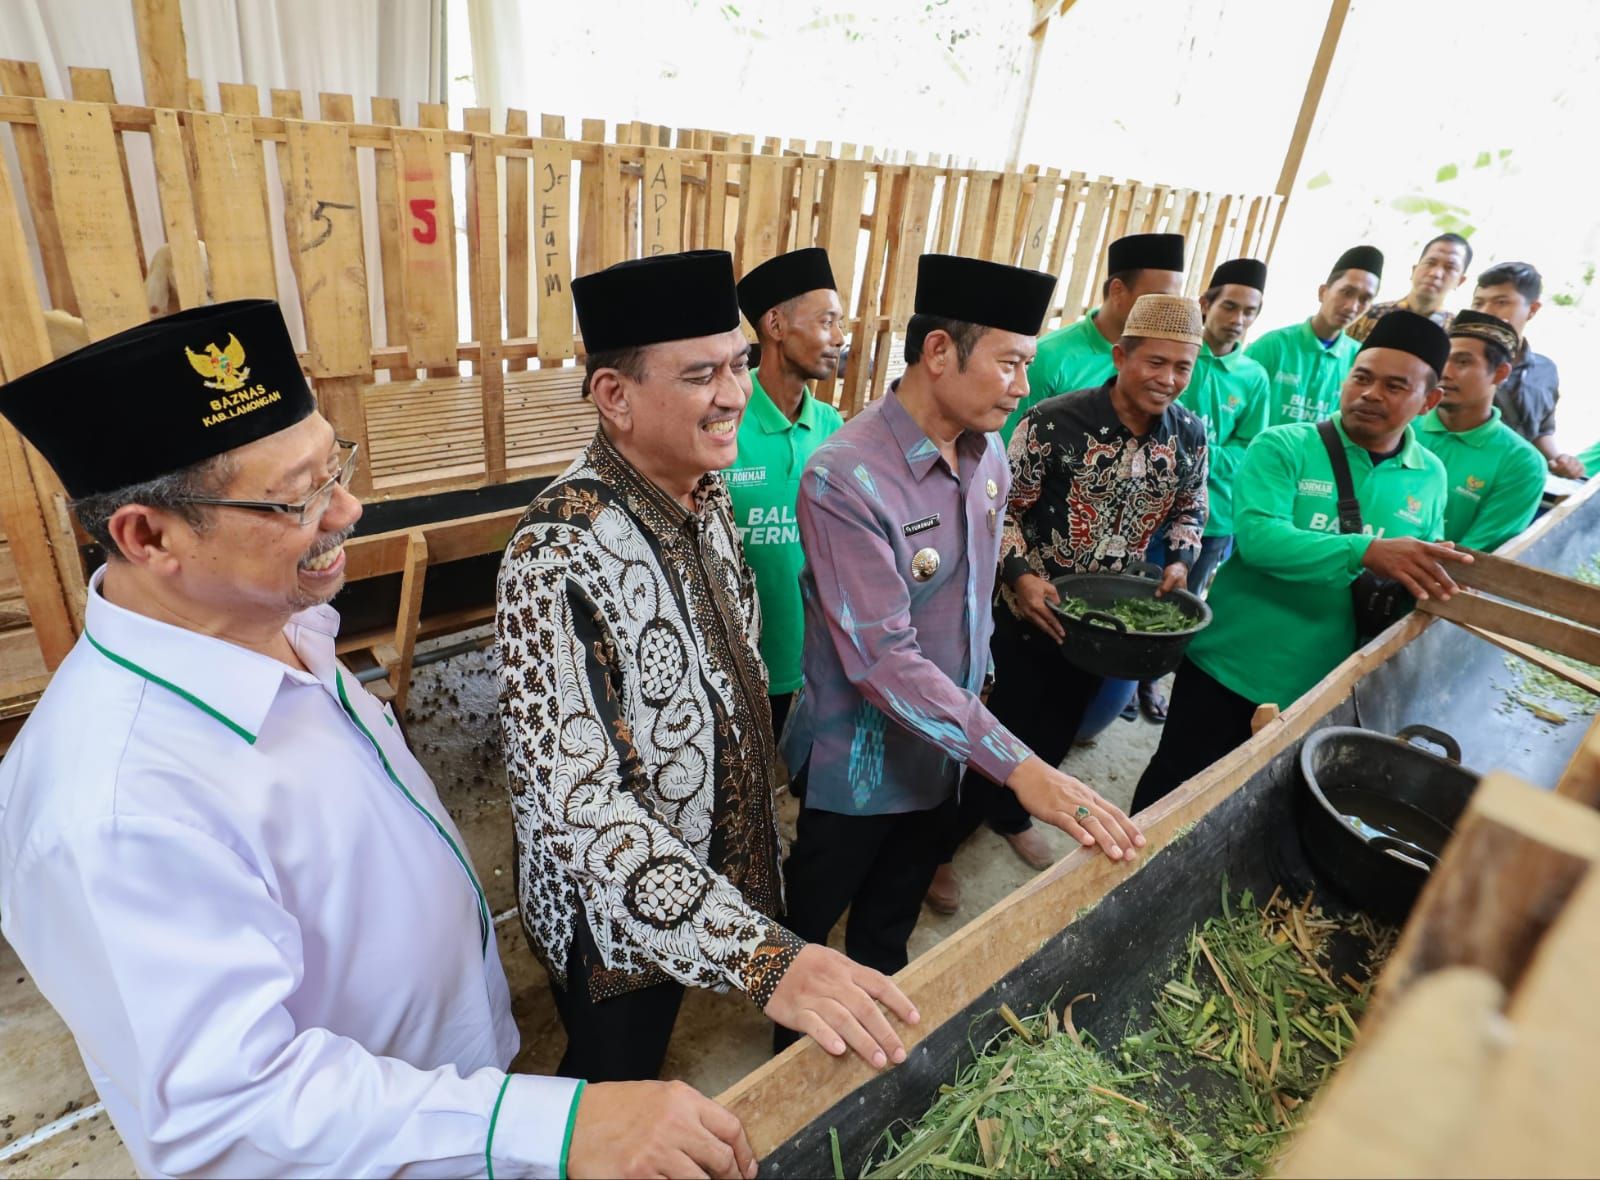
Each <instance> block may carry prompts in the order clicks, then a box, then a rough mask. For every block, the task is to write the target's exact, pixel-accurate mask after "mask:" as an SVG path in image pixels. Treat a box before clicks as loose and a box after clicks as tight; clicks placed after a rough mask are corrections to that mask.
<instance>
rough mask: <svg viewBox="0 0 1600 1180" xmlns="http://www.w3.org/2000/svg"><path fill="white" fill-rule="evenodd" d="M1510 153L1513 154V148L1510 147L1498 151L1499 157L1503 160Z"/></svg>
mask: <svg viewBox="0 0 1600 1180" xmlns="http://www.w3.org/2000/svg"><path fill="white" fill-rule="evenodd" d="M1510 154H1511V149H1510V148H1501V149H1500V151H1499V152H1498V153H1497V158H1499V159H1501V160H1503V159H1505V158H1506V157H1507V156H1509V155H1510Z"/></svg>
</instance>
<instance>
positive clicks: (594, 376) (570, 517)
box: [496, 250, 916, 1081]
mask: <svg viewBox="0 0 1600 1180" xmlns="http://www.w3.org/2000/svg"><path fill="white" fill-rule="evenodd" d="M572 298H573V304H574V307H575V308H576V310H577V314H578V324H579V327H580V328H581V329H582V334H583V344H584V349H585V353H586V355H585V358H584V370H585V374H586V375H585V379H584V392H585V394H586V395H588V396H590V397H592V398H593V399H594V404H595V408H596V409H597V410H598V411H599V416H600V423H599V428H598V429H597V430H596V432H595V436H594V441H593V442H591V443H590V444H589V447H588V449H587V450H586V451H585V452H584V453H583V454H582V455H581V456H580V457H579V458H578V459H576V460H575V461H574V462H573V464H572V466H571V467H569V468H568V469H567V470H566V471H565V472H564V473H562V474H561V475H560V476H558V477H557V478H556V479H555V480H553V481H552V482H551V483H550V485H549V486H548V487H546V488H545V490H544V491H542V492H540V493H539V495H538V496H537V497H536V498H535V499H534V501H533V503H532V504H531V505H530V506H529V508H528V511H527V513H526V515H525V516H524V517H523V519H522V521H521V523H520V524H519V525H518V526H517V530H516V532H515V533H514V534H513V536H512V538H511V542H510V544H509V545H508V547H507V549H506V558H505V563H504V565H503V566H502V567H501V571H500V587H499V609H498V612H497V620H496V622H497V632H498V639H499V648H500V662H501V695H500V715H501V729H502V732H503V735H504V746H505V752H506V774H507V779H508V781H509V784H510V789H511V805H512V813H513V817H514V819H515V822H516V840H517V885H518V902H519V908H520V909H521V912H522V923H523V928H524V930H525V932H526V934H527V937H528V942H529V945H530V946H531V947H532V948H533V951H534V953H535V954H536V955H537V956H538V957H539V960H540V961H541V962H542V963H543V964H544V966H545V969H546V970H547V971H548V972H549V975H550V981H551V987H552V989H553V991H554V993H555V999H556V1008H557V1011H558V1013H559V1014H560V1017H561V1022H562V1024H563V1025H564V1026H565V1027H566V1030H567V1052H566V1056H564V1057H563V1058H562V1061H561V1065H560V1067H559V1069H558V1072H560V1073H561V1074H564V1075H567V1076H572V1077H585V1078H589V1079H590V1080H591V1081H593V1080H613V1079H615V1080H626V1079H631V1078H648V1077H654V1076H655V1075H656V1074H657V1073H658V1072H659V1071H660V1069H661V1064H662V1061H663V1059H664V1058H665V1056H666V1052H667V1043H668V1040H669V1038H670V1036H671V1033H672V1026H673V1023H674V1021H675V1020H676V1018H677V1013H678V1006H679V1004H680V1003H681V1001H682V999H683V990H684V987H685V986H686V985H688V986H693V987H706V988H715V989H718V990H726V989H728V988H734V989H737V990H738V991H741V992H743V993H744V994H745V995H747V996H749V997H750V999H751V1001H752V1002H754V1003H755V1004H756V1005H757V1006H758V1007H760V1008H761V1009H762V1010H763V1011H765V1012H766V1014H767V1015H768V1016H770V1017H771V1018H772V1019H773V1020H774V1021H776V1022H777V1023H779V1024H781V1025H783V1026H784V1027H786V1028H791V1029H794V1030H796V1032H797V1033H804V1034H809V1035H811V1036H812V1037H814V1038H815V1039H816V1040H817V1041H818V1043H820V1044H821V1045H822V1047H823V1048H824V1049H826V1050H827V1051H828V1052H830V1053H834V1054H842V1053H844V1052H845V1051H846V1049H847V1048H849V1049H853V1050H854V1051H855V1052H857V1053H858V1054H860V1055H861V1057H862V1058H863V1059H864V1060H866V1061H868V1062H869V1063H871V1064H872V1065H873V1066H875V1067H877V1068H883V1067H884V1066H886V1065H887V1064H888V1063H889V1062H890V1061H896V1062H898V1061H901V1060H903V1059H904V1056H905V1049H904V1046H903V1045H902V1044H901V1041H900V1038H899V1037H898V1036H897V1035H896V1034H895V1032H894V1030H893V1029H892V1028H891V1027H890V1025H889V1022H888V1020H887V1019H886V1018H885V1016H884V1014H883V1012H882V1011H881V1010H880V1009H879V1007H878V1004H879V1002H882V1003H883V1004H884V1005H885V1006H887V1007H888V1008H889V1009H890V1010H891V1011H892V1012H893V1013H894V1014H895V1015H897V1016H899V1017H900V1018H901V1019H902V1020H907V1021H914V1020H915V1019H916V1012H915V1009H913V1008H912V1006H911V1004H910V1002H909V1001H908V1000H907V999H906V998H905V996H904V995H903V994H901V992H900V990H899V989H898V988H896V987H895V986H894V984H892V983H890V982H889V981H888V980H887V979H885V978H884V977H883V976H882V975H880V974H879V973H878V972H876V971H872V970H868V969H867V968H865V967H861V966H858V965H857V964H855V963H852V962H850V961H849V960H848V959H846V958H845V957H844V956H843V955H841V954H839V953H838V952H837V951H833V950H829V949H828V947H827V946H826V945H825V940H817V941H816V942H815V943H814V944H808V943H806V942H805V941H803V940H802V939H801V938H798V937H796V936H795V935H794V934H792V933H790V931H789V930H788V929H786V928H785V926H784V925H783V923H782V922H781V920H780V918H781V913H782V908H783V894H782V888H781V884H780V880H779V876H778V827H777V819H776V815H775V812H774V798H773V784H772V779H771V772H772V766H773V748H772V722H771V717H770V714H769V713H768V711H767V676H766V670H765V668H764V667H763V666H762V663H761V656H760V653H759V651H758V650H757V647H756V636H757V634H758V632H759V629H760V608H759V606H758V604H757V599H756V594H755V585H754V579H753V578H752V576H751V574H750V569H749V567H748V566H747V565H745V563H744V560H743V559H742V557H741V556H740V551H739V535H738V532H737V530H736V528H735V526H734V523H733V517H732V514H731V512H730V511H729V506H728V493H727V490H726V488H725V487H724V486H723V483H722V477H721V474H720V472H721V471H722V470H723V469H725V468H727V467H729V466H730V465H731V464H732V463H733V461H734V457H735V455H736V454H737V451H738V429H739V421H740V418H741V417H742V416H743V414H744V410H745V405H746V403H747V402H748V400H749V397H750V374H749V370H748V368H747V359H748V356H749V345H747V344H746V343H745V339H744V335H743V333H742V332H741V331H740V329H739V303H738V298H737V294H736V292H735V288H734V281H733V260H732V258H731V256H730V255H729V254H728V253H727V252H726V251H722V250H698V251H690V252H688V253H684V254H666V255H657V256H654V257H650V258H642V259H638V260H636V261H632V262H624V263H619V264H618V265H616V266H613V267H610V268H608V269H606V270H603V271H600V272H598V273H596V274H590V275H585V276H583V277H581V278H579V279H577V280H575V281H574V282H573V284H572ZM824 933H826V932H824Z"/></svg>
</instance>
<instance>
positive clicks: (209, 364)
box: [183, 332, 250, 393]
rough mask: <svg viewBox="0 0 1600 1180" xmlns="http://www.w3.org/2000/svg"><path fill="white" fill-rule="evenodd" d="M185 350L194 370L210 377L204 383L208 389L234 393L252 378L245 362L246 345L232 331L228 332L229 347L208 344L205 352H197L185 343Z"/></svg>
mask: <svg viewBox="0 0 1600 1180" xmlns="http://www.w3.org/2000/svg"><path fill="white" fill-rule="evenodd" d="M183 351H184V355H186V356H187V357H188V358H189V364H190V365H192V366H193V367H194V371H195V372H196V373H199V374H200V376H202V377H206V378H209V380H207V381H205V382H204V383H203V384H204V385H205V387H206V388H207V389H220V390H222V392H223V393H232V392H233V391H234V390H236V389H239V388H241V387H242V386H243V385H244V383H245V382H246V381H248V380H249V379H250V369H249V367H248V366H247V365H246V364H245V363H244V345H242V344H240V343H239V338H238V337H237V336H235V335H234V334H233V333H232V332H229V333H228V347H227V348H218V347H217V346H216V345H215V344H208V345H206V347H205V351H204V352H195V351H194V350H193V349H191V348H189V347H188V346H187V345H185V346H184V349H183Z"/></svg>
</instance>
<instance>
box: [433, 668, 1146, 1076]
mask: <svg viewBox="0 0 1600 1180" xmlns="http://www.w3.org/2000/svg"><path fill="white" fill-rule="evenodd" d="M497 692H498V687H497V683H496V680H495V676H494V674H493V671H492V663H491V654H490V653H489V652H487V651H484V652H475V653H472V654H469V655H465V656H457V657H454V658H452V659H450V660H447V661H443V662H441V663H439V664H435V665H430V666H428V667H425V668H423V669H421V670H419V671H418V672H417V674H416V676H415V679H414V682H413V687H412V693H411V701H410V705H409V707H408V709H407V718H406V732H407V736H408V737H409V738H410V740H411V744H412V748H413V749H414V750H416V751H417V753H418V757H419V759H420V760H421V761H422V763H423V765H424V766H426V767H427V768H428V772H429V774H430V775H432V776H433V780H434V783H435V784H436V785H437V786H438V788H439V794H440V797H441V798H442V799H443V800H444V803H445V805H446V806H447V807H448V808H449V809H450V813H451V816H452V817H453V818H454V819H455V821H456V823H457V824H459V825H460V826H461V828H462V830H463V832H464V834H465V835H466V838H467V842H468V844H469V845H470V846H471V847H472V855H473V858H474V860H475V862H476V863H477V865H478V867H479V869H480V872H481V874H482V875H483V877H484V878H485V887H486V888H487V889H488V890H489V896H490V904H491V906H493V907H494V909H495V911H496V912H497V913H500V912H503V911H508V910H512V909H514V907H515V905H516V898H515V892H514V881H513V874H514V866H513V861H512V859H511V840H510V819H509V815H508V810H507V804H506V796H505V769H504V765H503V763H502V762H501V759H500V756H499V729H498V721H497V719H496V716H495V699H496V693H497ZM1160 736H1161V731H1160V729H1159V728H1158V727H1156V726H1154V725H1151V724H1149V723H1148V722H1146V721H1143V720H1139V721H1135V722H1125V721H1120V720H1119V721H1113V722H1112V723H1111V726H1110V727H1109V728H1108V729H1106V730H1105V731H1104V732H1103V733H1102V734H1101V735H1100V737H1099V738H1098V739H1097V740H1096V741H1095V742H1094V743H1093V744H1092V745H1089V746H1082V747H1078V748H1076V749H1074V750H1073V751H1072V753H1071V754H1070V755H1069V756H1068V757H1067V760H1066V761H1065V762H1064V763H1063V764H1062V765H1063V767H1064V768H1065V769H1066V770H1068V771H1069V772H1071V773H1072V774H1075V775H1077V776H1078V777H1079V778H1082V779H1083V780H1084V781H1086V782H1088V783H1090V784H1091V785H1093V786H1094V787H1095V789H1096V790H1099V791H1100V792H1101V793H1102V794H1104V795H1105V796H1106V797H1107V798H1108V799H1110V800H1111V801H1112V802H1114V803H1116V804H1118V805H1119V806H1122V807H1126V806H1127V804H1128V802H1129V800H1130V799H1131V798H1132V797H1133V789H1134V786H1135V784H1136V783H1137V782H1138V778H1139V774H1140V773H1141V772H1142V771H1143V769H1144V765H1145V763H1146V762H1147V761H1148V760H1149V758H1150V755H1151V754H1152V753H1154V751H1155V747H1156V742H1157V741H1158V740H1159V738H1160ZM795 810H796V806H795V801H794V800H793V799H792V798H791V797H790V796H789V795H788V794H787V792H785V793H784V794H783V796H782V797H781V799H780V810H779V815H780V818H781V822H782V825H783V829H784V835H785V838H792V836H793V834H794V818H795ZM1044 833H1045V837H1046V839H1047V840H1048V841H1049V842H1050V844H1051V846H1052V847H1053V848H1054V849H1055V850H1056V851H1057V852H1058V853H1059V854H1062V855H1064V854H1065V853H1066V852H1068V851H1070V850H1071V849H1072V848H1073V847H1075V844H1074V842H1073V841H1072V840H1071V838H1070V837H1068V836H1066V835H1065V834H1063V833H1061V832H1059V831H1056V830H1055V829H1053V828H1046V829H1044ZM956 871H957V873H958V875H959V876H960V879H961V882H962V889H963V903H962V907H961V910H960V912H959V913H956V914H953V915H949V916H945V915H941V914H936V913H934V912H933V911H932V910H928V909H924V910H923V916H922V920H921V921H920V922H919V923H918V924H917V929H916V932H915V933H914V934H913V935H912V938H911V954H912V956H913V957H915V956H916V955H918V954H921V953H922V952H923V951H925V950H927V949H928V948H930V947H932V946H933V945H934V944H935V943H937V942H939V941H940V940H942V939H944V938H946V937H948V936H949V935H950V934H952V933H954V932H955V931H956V930H958V929H960V928H961V927H962V926H964V925H965V924H966V923H967V922H969V921H971V920H972V919H973V918H974V917H976V916H977V915H979V914H981V913H982V912H983V911H984V910H986V909H988V908H989V907H990V906H991V905H993V904H994V903H995V902H997V901H999V900H1000V899H1001V898H1003V897H1005V896H1006V895H1007V894H1008V893H1010V892H1011V891H1012V890H1014V889H1016V888H1017V887H1018V886H1020V885H1021V884H1023V883H1024V882H1025V881H1026V880H1028V878H1030V877H1032V876H1033V875H1034V872H1033V870H1032V869H1030V868H1028V867H1027V866H1026V865H1025V864H1023V863H1022V861H1020V860H1019V859H1018V858H1017V856H1016V855H1015V854H1014V853H1013V852H1012V851H1011V849H1010V846H1009V845H1007V844H1006V843H1005V841H1004V840H1002V839H1001V838H1000V837H999V836H996V835H994V834H993V833H992V832H989V831H988V830H987V829H983V830H980V831H979V832H978V833H977V834H976V835H975V836H973V838H972V839H971V840H969V841H968V842H967V843H966V845H965V846H963V848H962V849H961V851H960V853H959V854H958V855H957V858H956ZM839 937H840V931H839V930H836V931H835V945H838V944H839V942H838V940H839ZM500 951H501V956H502V959H503V961H504V963H505V966H506V972H507V975H508V977H509V978H510V980H511V984H512V990H513V995H514V999H515V1010H516V1015H517V1020H518V1023H519V1025H520V1026H521V1028H522V1042H523V1050H522V1054H521V1056H520V1057H519V1059H518V1062H517V1067H518V1068H519V1069H526V1070H529V1071H532V1072H548V1071H550V1070H552V1069H553V1068H554V1067H555V1065H556V1063H557V1062H558V1061H559V1060H560V1057H561V1052H562V1048H563V1046H564V1043H565V1037H564V1034H563V1033H562V1031H561V1026H560V1023H559V1022H558V1020H557V1019H556V1014H555V1009H554V1006H553V1004H552V1003H551V999H550V992H549V988H548V985H547V983H546V980H545V974H544V970H543V968H542V967H540V966H539V964H538V962H537V960H536V959H535V958H534V957H533V954H532V952H530V951H529V950H528V947H527V943H526V942H525V940H524V939H523V936H522V932H521V929H520V926H519V925H518V923H517V921H516V918H515V917H514V915H509V914H508V915H506V916H505V917H504V919H503V920H502V921H501V923H500ZM771 1029H772V1025H771V1023H770V1022H769V1021H768V1020H767V1019H766V1017H765V1016H763V1015H762V1014H761V1013H760V1012H759V1011H758V1010H757V1009H756V1008H755V1007H754V1005H752V1004H751V1003H750V1002H749V1001H748V1000H746V999H745V998H744V997H743V996H742V995H719V994H717V993H714V992H707V991H699V990H696V991H691V992H690V993H689V994H688V996H687V997H686V998H685V1001H684V1005H683V1009H682V1013H681V1014H680V1016H679V1018H678V1024H677V1027H676V1029H675V1031H674V1033H673V1038H672V1045H671V1048H670V1049H669V1050H668V1054H667V1063H666V1069H665V1076H667V1077H672V1078H681V1079H683V1080H684V1081H687V1082H689V1083H690V1084H691V1085H694V1086H695V1087H696V1088H698V1089H700V1090H701V1091H703V1092H705V1093H708V1094H716V1093H718V1092H719V1091H721V1090H723V1089H724V1088H726V1087H727V1086H728V1085H731V1084H732V1083H733V1082H735V1081H737V1080H738V1079H739V1078H741V1077H743V1076H744V1075H745V1074H747V1073H749V1072H750V1071H751V1070H752V1069H754V1068H755V1067H756V1066H758V1065H760V1064H761V1063H762V1062H763V1061H765V1060H766V1059H767V1057H768V1055H769V1053H770V1044H771Z"/></svg>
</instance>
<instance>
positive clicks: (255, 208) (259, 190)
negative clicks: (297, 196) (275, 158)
mask: <svg viewBox="0 0 1600 1180" xmlns="http://www.w3.org/2000/svg"><path fill="white" fill-rule="evenodd" d="M188 122H189V129H190V134H191V136H192V139H193V143H194V158H195V196H196V199H197V202H198V206H199V211H200V236H201V237H202V238H203V239H205V243H206V255H207V257H208V258H209V259H210V261H211V289H212V292H213V294H215V296H216V298H217V301H218V302H219V303H220V302H224V301H226V300H229V299H276V298H277V297H278V281H277V277H276V275H274V273H273V269H272V234H271V231H270V230H269V228H268V225H267V209H266V187H265V185H266V181H265V178H264V176H263V173H262V168H261V153H260V150H259V149H258V148H257V146H256V140H255V136H254V134H253V132H252V123H251V120H250V119H248V118H244V117H241V116H237V115H214V114H195V115H191V116H189V118H188ZM279 163H280V167H281V166H282V163H283V155H282V154H280V156H279ZM284 175H285V177H287V175H288V171H287V169H284ZM285 183H286V184H287V181H285ZM286 208H287V204H286ZM285 223H286V224H292V223H293V219H291V218H288V217H286V218H285ZM290 245H291V247H292V246H293V245H294V239H293V238H292V237H291V238H290Z"/></svg>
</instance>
